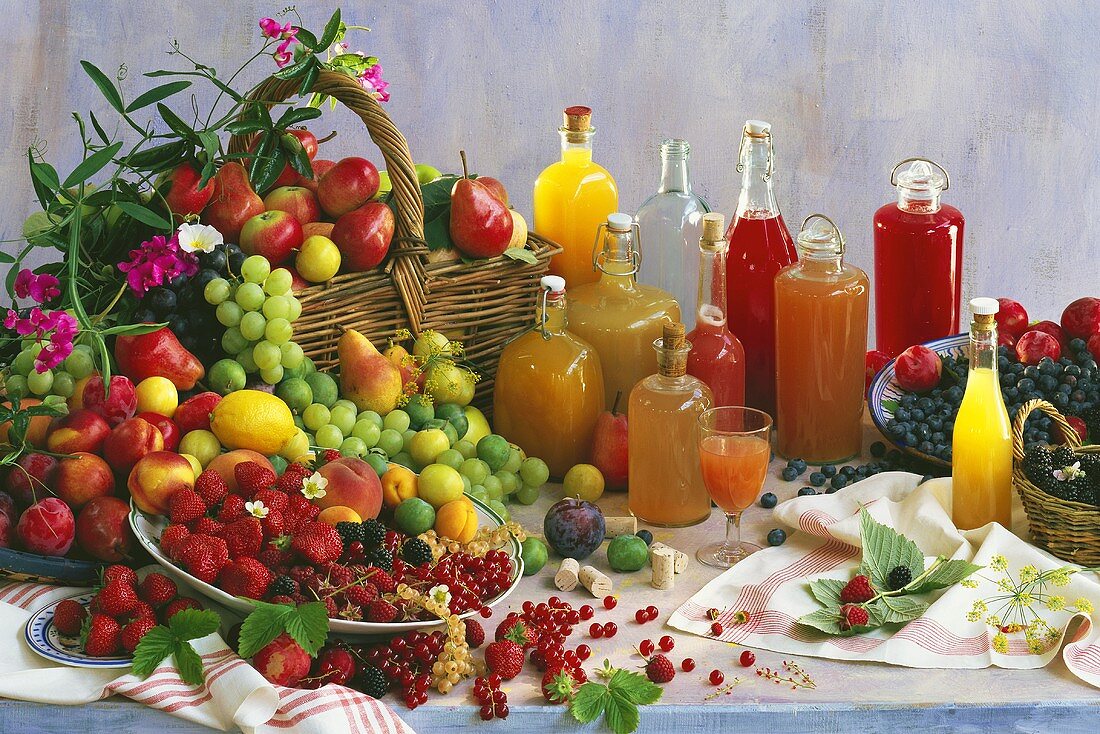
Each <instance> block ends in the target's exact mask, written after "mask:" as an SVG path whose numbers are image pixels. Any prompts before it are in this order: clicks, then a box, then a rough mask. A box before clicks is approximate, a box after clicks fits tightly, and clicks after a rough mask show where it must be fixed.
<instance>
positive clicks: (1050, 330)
mask: <svg viewBox="0 0 1100 734" xmlns="http://www.w3.org/2000/svg"><path fill="white" fill-rule="evenodd" d="M1027 331H1041V332H1043V333H1044V334H1050V335H1051V336H1052V337H1054V338H1055V339H1056V340H1058V346H1059V347H1061V349H1062V352H1063V353H1065V354H1069V337H1067V336H1066V332H1064V331H1062V327H1061V326H1059V325H1058V324H1056V323H1054V322H1053V321H1040V322H1039V323H1037V324H1032V325H1031V326H1029V327H1028V329H1027ZM1024 333H1027V332H1024ZM1016 343H1017V344H1018V343H1019V339H1017V340H1016Z"/></svg>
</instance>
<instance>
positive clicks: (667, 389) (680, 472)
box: [627, 322, 714, 527]
mask: <svg viewBox="0 0 1100 734" xmlns="http://www.w3.org/2000/svg"><path fill="white" fill-rule="evenodd" d="M653 348H654V349H655V350H656V352H657V359H658V362H659V364H660V369H659V371H658V372H657V374H655V375H650V376H649V377H647V378H645V379H644V380H642V381H641V382H639V383H638V385H637V386H636V387H635V388H634V390H633V391H632V392H631V393H630V422H629V425H628V426H627V443H628V449H627V454H628V456H629V462H630V487H629V489H628V490H627V491H628V498H627V504H628V505H629V507H630V512H631V513H632V514H634V515H636V516H637V517H638V519H640V520H643V521H645V522H647V523H649V524H650V525H661V526H665V527H683V526H685V525H695V524H696V523H700V522H702V521H704V520H706V519H707V518H708V517H710V496H709V495H708V494H707V488H706V485H704V484H703V472H702V468H701V466H700V463H699V426H698V422H697V421H698V418H699V414H700V413H702V412H703V411H704V410H706V409H707V408H709V407H710V406H711V405H712V404H713V402H714V396H713V395H712V394H711V391H710V388H708V387H707V386H706V385H705V384H704V383H703V382H702V380H699V379H697V378H695V377H692V376H691V375H689V374H687V357H688V353H689V352H690V351H691V343H690V342H688V341H687V340H686V339H684V325H683V324H681V323H679V322H675V323H667V324H664V326H663V327H662V337H661V338H660V339H657V340H655V341H654V342H653Z"/></svg>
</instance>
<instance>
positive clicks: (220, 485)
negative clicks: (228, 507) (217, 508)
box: [195, 469, 229, 507]
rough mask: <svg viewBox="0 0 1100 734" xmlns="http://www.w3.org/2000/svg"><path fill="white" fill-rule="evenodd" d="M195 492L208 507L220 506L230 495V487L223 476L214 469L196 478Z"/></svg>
mask: <svg viewBox="0 0 1100 734" xmlns="http://www.w3.org/2000/svg"><path fill="white" fill-rule="evenodd" d="M195 491H196V492H198V494H199V496H200V497H202V499H203V501H204V502H205V503H206V506H207V507H213V506H214V505H217V504H220V503H221V502H222V500H224V499H225V496H226V495H227V494H229V486H228V485H227V484H226V483H225V480H224V479H222V475H221V474H218V473H217V472H216V471H214V470H213V469H207V470H206V471H204V472H203V473H201V474H199V475H198V477H196V478H195Z"/></svg>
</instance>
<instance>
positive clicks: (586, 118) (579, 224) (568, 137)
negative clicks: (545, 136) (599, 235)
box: [533, 106, 619, 288]
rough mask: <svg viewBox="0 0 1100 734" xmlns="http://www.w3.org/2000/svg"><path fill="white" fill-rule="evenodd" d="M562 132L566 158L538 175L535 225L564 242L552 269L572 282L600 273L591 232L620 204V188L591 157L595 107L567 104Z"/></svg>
mask: <svg viewBox="0 0 1100 734" xmlns="http://www.w3.org/2000/svg"><path fill="white" fill-rule="evenodd" d="M558 132H559V133H560V134H561V160H560V161H558V162H557V163H552V164H550V165H549V166H547V167H546V169H545V170H544V171H543V172H542V173H541V174H539V177H538V179H536V180H535V191H534V197H533V198H534V202H533V209H534V217H535V220H534V228H535V231H536V232H538V233H539V234H541V235H542V236H543V237H546V238H548V239H550V240H552V241H553V242H556V243H558V244H559V245H561V246H562V252H561V254H559V255H556V256H555V257H554V258H553V259H552V260H551V261H550V272H551V273H553V274H554V275H560V276H562V277H563V278H565V282H567V283H568V284H569V287H570V288H576V287H577V286H579V285H583V284H585V283H591V282H593V281H595V280H597V279H598V278H599V273H598V272H597V271H596V269H595V268H594V267H592V238H593V237H595V236H596V229H597V228H598V227H599V226H600V225H601V224H602V223H603V222H605V221H606V220H607V215H608V214H611V213H612V212H614V211H617V210H618V208H619V188H618V187H617V186H616V185H615V179H614V178H612V177H611V174H610V173H608V172H607V169H605V168H604V167H603V166H601V165H599V164H598V163H595V162H593V160H592V137H593V136H594V135H595V133H596V128H594V127H592V110H591V109H589V108H588V107H580V106H577V107H567V108H566V110H565V125H564V126H563V127H562V128H561V129H560V130H558Z"/></svg>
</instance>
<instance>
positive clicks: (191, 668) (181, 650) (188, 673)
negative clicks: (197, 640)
mask: <svg viewBox="0 0 1100 734" xmlns="http://www.w3.org/2000/svg"><path fill="white" fill-rule="evenodd" d="M174 655H175V658H176V669H177V670H179V672H180V678H183V681H184V682H185V683H190V684H191V685H193V686H198V685H202V658H200V657H199V654H198V653H197V652H195V648H194V647H192V646H191V644H190V643H188V642H179V641H177V642H176V648H175V651H174Z"/></svg>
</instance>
